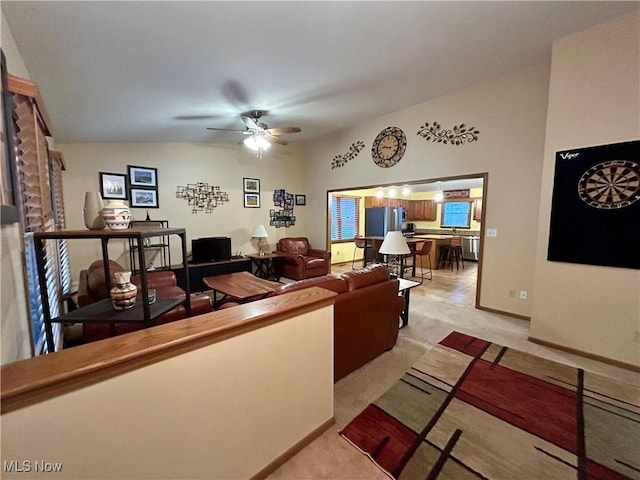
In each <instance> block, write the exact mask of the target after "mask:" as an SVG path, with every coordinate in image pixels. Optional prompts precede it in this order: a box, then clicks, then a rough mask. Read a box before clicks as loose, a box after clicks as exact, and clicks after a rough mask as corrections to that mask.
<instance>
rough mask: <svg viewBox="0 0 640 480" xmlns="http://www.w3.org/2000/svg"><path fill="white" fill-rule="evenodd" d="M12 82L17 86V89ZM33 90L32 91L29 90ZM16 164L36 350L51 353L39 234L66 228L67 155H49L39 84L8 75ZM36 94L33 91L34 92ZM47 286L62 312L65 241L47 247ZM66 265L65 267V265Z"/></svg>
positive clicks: (54, 312)
mask: <svg viewBox="0 0 640 480" xmlns="http://www.w3.org/2000/svg"><path fill="white" fill-rule="evenodd" d="M12 86H13V87H14V88H13V89H12ZM30 88H32V90H29V89H30ZM9 90H10V91H11V92H12V95H11V99H12V102H13V104H12V105H11V107H12V113H13V115H12V119H13V126H14V129H13V135H14V142H13V143H14V145H15V167H16V173H17V179H18V182H17V183H18V185H17V187H18V188H17V190H18V195H17V196H18V203H19V205H18V207H19V213H20V221H21V225H22V230H23V234H24V238H23V244H24V256H25V275H26V282H27V296H28V299H27V300H28V306H29V314H30V320H31V321H30V330H31V337H32V345H33V354H34V355H40V354H42V353H47V345H46V341H45V339H46V336H45V331H44V313H43V307H42V298H41V292H40V285H39V279H38V272H37V268H36V260H35V244H34V241H33V233H34V232H43V231H45V232H46V231H54V230H56V229H59V228H62V227H64V201H63V198H62V177H61V175H62V173H61V172H62V167H63V163H62V157H61V156H59V157H58V158H56V156H55V155H54V156H52V157H51V158H50V155H49V148H48V143H47V139H46V135H48V134H49V131H48V129H47V126H46V123H45V121H44V119H43V117H42V113H41V111H40V109H39V106H38V104H37V101H36V97H37V96H38V95H37V87H35V85H33V84H30V83H29V82H27V81H24V80H22V79H17V77H13V78H10V79H9ZM32 91H33V92H35V93H34V94H33V95H32V94H30V92H32ZM43 253H44V259H45V279H44V280H45V284H46V294H47V298H48V300H49V306H50V310H51V316H52V317H56V316H59V315H60V313H61V310H62V297H63V294H64V291H65V289H66V290H67V291H68V290H70V285H71V282H70V274H69V268H68V252H67V250H66V245H64V246H60V245H59V244H58V243H57V242H55V241H47V242H46V243H45V245H44V252H43ZM65 264H66V267H64V265H65ZM54 338H55V340H56V342H57V343H59V340H60V325H59V324H54Z"/></svg>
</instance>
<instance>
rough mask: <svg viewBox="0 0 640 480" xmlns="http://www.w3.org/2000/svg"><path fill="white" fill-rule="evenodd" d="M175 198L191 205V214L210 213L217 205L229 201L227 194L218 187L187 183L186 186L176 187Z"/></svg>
mask: <svg viewBox="0 0 640 480" xmlns="http://www.w3.org/2000/svg"><path fill="white" fill-rule="evenodd" d="M176 198H183V199H185V200H186V201H187V204H188V205H191V213H198V212H203V211H204V213H212V212H213V209H214V208H216V207H217V206H219V205H224V204H225V203H226V202H228V201H229V194H228V193H227V192H223V191H222V190H220V187H218V186H214V185H209V184H208V183H203V182H197V183H187V185H186V186H182V185H178V186H177V189H176Z"/></svg>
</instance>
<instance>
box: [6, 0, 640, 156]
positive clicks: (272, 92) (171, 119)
mask: <svg viewBox="0 0 640 480" xmlns="http://www.w3.org/2000/svg"><path fill="white" fill-rule="evenodd" d="M637 8H638V2H579V1H570V2H537V1H536V2H482V1H480V2H435V1H434V2H427V1H422V2H399V1H390V2H387V1H378V2H365V1H358V2H327V1H320V2H316V1H305V2H302V1H298V2H295V1H294V2H269V1H237V2H211V1H209V2H206V1H205V2H182V1H179V2H178V1H176V2H162V1H160V2H122V1H118V2H91V1H84V2H82V1H81V2H56V1H46V2H30V1H22V2H11V1H5V0H3V1H2V10H3V13H4V15H5V17H6V19H7V22H8V24H9V26H10V29H11V31H12V33H13V36H14V38H15V41H16V44H17V46H18V48H19V50H20V53H21V56H22V58H23V60H24V62H25V64H26V67H27V70H28V71H29V73H30V76H31V78H32V79H33V80H34V81H35V82H36V83H37V84H38V85H39V86H40V89H41V92H42V95H43V98H44V99H45V103H46V106H47V109H48V111H49V114H50V116H51V119H52V122H53V127H54V136H55V139H56V141H57V142H60V143H67V142H219V143H234V142H236V141H237V140H238V139H239V138H238V134H234V133H229V132H211V131H207V130H206V129H205V127H207V126H216V127H226V128H242V127H243V125H242V123H241V122H240V119H239V114H240V113H241V112H244V111H247V110H249V109H253V108H259V109H265V110H268V111H269V115H268V116H267V117H265V118H264V120H265V121H266V122H267V123H268V124H269V125H270V126H290V125H296V126H300V127H301V128H302V133H299V134H295V135H288V136H287V137H286V138H287V139H288V140H290V141H292V142H293V141H301V140H308V139H312V138H317V137H319V136H322V135H325V134H327V133H329V132H331V131H334V130H337V129H341V128H344V127H348V126H349V125H352V124H357V123H360V122H362V121H363V120H366V119H369V118H374V117H377V116H380V115H383V114H385V113H389V112H392V111H395V110H398V109H401V108H404V107H407V106H410V105H415V104H417V103H420V102H423V101H426V100H428V99H430V98H434V97H437V96H440V95H443V94H445V93H448V92H452V91H456V90H459V89H461V88H463V87H466V86H469V85H472V84H477V83H479V82H482V81H486V80H489V79H491V78H494V77H496V76H499V75H503V74H506V73H508V72H511V71H515V70H518V69H520V68H523V67H525V66H527V65H531V64H535V63H539V62H544V61H548V59H549V57H550V51H551V43H552V40H553V39H555V38H559V37H562V36H565V35H567V34H570V33H572V32H575V31H579V30H582V29H584V28H587V27H589V26H591V25H594V24H597V23H600V22H603V21H607V20H609V19H612V18H615V17H617V16H620V15H622V14H625V13H627V12H630V11H632V10H635V9H637Z"/></svg>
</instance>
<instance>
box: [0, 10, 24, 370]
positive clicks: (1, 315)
mask: <svg viewBox="0 0 640 480" xmlns="http://www.w3.org/2000/svg"><path fill="white" fill-rule="evenodd" d="M1 32H2V51H3V52H4V54H5V59H6V62H7V70H8V72H9V73H11V74H13V75H18V76H20V77H22V78H29V72H27V69H26V67H25V65H24V62H23V61H22V57H21V56H20V52H19V51H18V48H17V47H16V43H15V41H14V39H13V35H12V34H11V30H10V29H9V25H8V24H7V22H6V20H5V18H4V15H2V30H1ZM3 134H4V132H3ZM3 146H4V145H3ZM1 229H2V231H1V232H0V242H1V257H0V258H1V262H2V263H1V265H2V268H0V275H1V277H2V286H1V290H0V293H1V301H0V322H1V324H0V329H1V335H0V338H1V339H2V341H1V342H0V343H1V349H2V350H1V360H0V361H1V362H2V364H5V363H10V362H14V361H16V360H21V359H23V358H28V357H30V356H31V335H30V333H29V319H28V312H27V304H26V297H25V290H24V273H23V260H22V257H23V255H22V241H21V240H20V237H21V236H22V232H21V230H20V225H19V224H18V223H14V224H11V225H2V227H1Z"/></svg>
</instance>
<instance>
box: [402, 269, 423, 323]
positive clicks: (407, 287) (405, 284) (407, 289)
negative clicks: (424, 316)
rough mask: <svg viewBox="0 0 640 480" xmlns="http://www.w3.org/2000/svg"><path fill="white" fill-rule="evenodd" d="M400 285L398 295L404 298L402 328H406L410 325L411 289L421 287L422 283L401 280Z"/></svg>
mask: <svg viewBox="0 0 640 480" xmlns="http://www.w3.org/2000/svg"><path fill="white" fill-rule="evenodd" d="M398 280H399V281H400V284H399V285H398V294H399V295H402V296H403V297H404V310H403V311H402V313H401V314H400V322H401V323H400V328H402V327H406V326H407V325H408V324H409V299H410V294H411V289H412V288H414V287H417V286H418V285H420V282H414V281H413V280H405V279H404V278H399V279H398Z"/></svg>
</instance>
